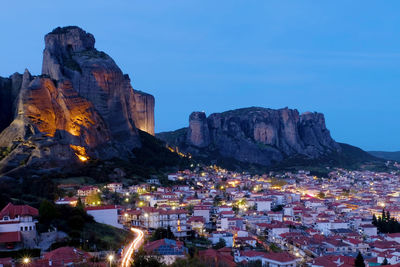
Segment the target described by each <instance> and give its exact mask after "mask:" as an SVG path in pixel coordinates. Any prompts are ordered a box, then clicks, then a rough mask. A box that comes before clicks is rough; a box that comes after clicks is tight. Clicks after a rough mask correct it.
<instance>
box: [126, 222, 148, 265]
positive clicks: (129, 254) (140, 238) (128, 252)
mask: <svg viewBox="0 0 400 267" xmlns="http://www.w3.org/2000/svg"><path fill="white" fill-rule="evenodd" d="M131 231H132V232H134V233H135V234H136V238H135V239H133V241H132V242H131V243H130V244H129V245H128V247H127V248H126V250H125V251H124V255H123V256H122V260H121V267H130V265H131V260H132V255H133V253H134V252H135V250H136V249H138V248H139V247H140V245H141V244H142V242H143V239H144V233H143V231H142V230H140V229H138V228H133V227H132V228H131Z"/></svg>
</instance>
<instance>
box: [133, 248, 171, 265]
mask: <svg viewBox="0 0 400 267" xmlns="http://www.w3.org/2000/svg"><path fill="white" fill-rule="evenodd" d="M162 266H165V265H164V264H163V263H162V262H161V261H160V259H159V258H158V257H157V256H148V255H146V252H145V251H144V250H143V249H140V250H139V251H138V252H137V253H135V256H134V259H133V263H132V265H131V267H162Z"/></svg>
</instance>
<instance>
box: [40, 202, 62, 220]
mask: <svg viewBox="0 0 400 267" xmlns="http://www.w3.org/2000/svg"><path fill="white" fill-rule="evenodd" d="M57 216H58V212H57V208H56V206H55V205H54V204H53V203H52V202H50V201H48V200H43V201H42V202H41V203H40V207H39V221H40V223H43V224H46V225H48V224H49V223H50V222H51V221H52V220H54V219H55V218H56V217H57Z"/></svg>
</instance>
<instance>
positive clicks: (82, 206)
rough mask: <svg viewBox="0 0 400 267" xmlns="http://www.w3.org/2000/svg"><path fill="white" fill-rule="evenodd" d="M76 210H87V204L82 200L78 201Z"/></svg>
mask: <svg viewBox="0 0 400 267" xmlns="http://www.w3.org/2000/svg"><path fill="white" fill-rule="evenodd" d="M76 208H77V209H79V210H85V204H83V202H82V199H81V198H78V201H77V202H76Z"/></svg>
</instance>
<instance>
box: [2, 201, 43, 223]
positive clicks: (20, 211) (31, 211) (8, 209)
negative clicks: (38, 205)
mask: <svg viewBox="0 0 400 267" xmlns="http://www.w3.org/2000/svg"><path fill="white" fill-rule="evenodd" d="M25 215H30V216H38V215H39V212H38V210H37V209H35V208H33V207H31V206H28V205H13V204H12V203H8V204H7V206H5V207H4V208H3V209H2V210H1V212H0V218H3V217H4V216H9V217H10V219H14V218H15V217H16V216H25Z"/></svg>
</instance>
